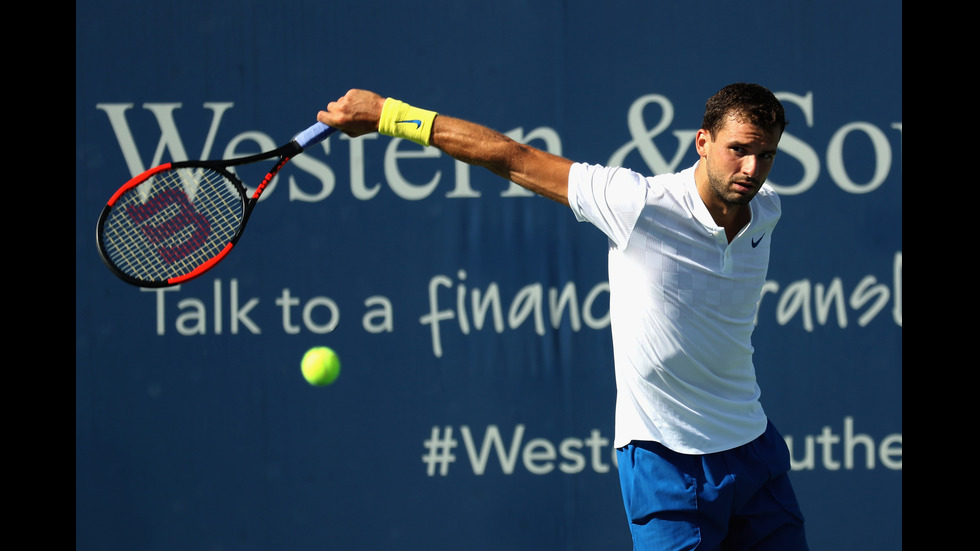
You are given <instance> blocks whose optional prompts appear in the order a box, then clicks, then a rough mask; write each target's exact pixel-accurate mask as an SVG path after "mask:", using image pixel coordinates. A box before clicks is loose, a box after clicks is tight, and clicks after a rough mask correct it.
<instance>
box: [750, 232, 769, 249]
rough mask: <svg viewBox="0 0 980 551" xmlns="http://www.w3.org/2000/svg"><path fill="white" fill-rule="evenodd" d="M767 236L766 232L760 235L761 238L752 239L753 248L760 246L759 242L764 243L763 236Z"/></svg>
mask: <svg viewBox="0 0 980 551" xmlns="http://www.w3.org/2000/svg"><path fill="white" fill-rule="evenodd" d="M765 236H766V234H762V235H760V236H759V239H753V240H752V248H753V249H754V248H756V247H758V246H759V243H762V238H763V237H765Z"/></svg>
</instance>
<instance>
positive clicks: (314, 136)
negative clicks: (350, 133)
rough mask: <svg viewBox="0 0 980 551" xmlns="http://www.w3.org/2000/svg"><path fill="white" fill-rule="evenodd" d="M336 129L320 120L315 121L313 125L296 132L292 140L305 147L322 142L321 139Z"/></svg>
mask: <svg viewBox="0 0 980 551" xmlns="http://www.w3.org/2000/svg"><path fill="white" fill-rule="evenodd" d="M336 131H337V129H336V128H334V127H332V126H327V125H325V124H323V123H322V122H317V123H316V124H314V125H313V126H311V127H309V128H307V129H306V130H304V131H302V132H300V133H299V134H297V135H296V138H294V139H293V141H294V142H296V143H298V144H299V146H300V147H301V148H303V149H306V148H307V147H309V146H311V145H315V144H318V143H320V142H322V141H323V140H325V139H327V138H328V137H329V136H330V134H333V133H334V132H336Z"/></svg>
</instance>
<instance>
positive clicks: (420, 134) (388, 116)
mask: <svg viewBox="0 0 980 551" xmlns="http://www.w3.org/2000/svg"><path fill="white" fill-rule="evenodd" d="M436 115H437V113H436V112H435V111H426V110H425V109H419V108H417V107H412V106H411V105H409V104H407V103H405V102H403V101H398V100H396V99H392V98H388V99H386V100H385V105H384V108H382V109H381V120H380V121H378V132H379V133H381V134H384V135H385V136H391V137H393V138H404V139H406V140H411V141H413V142H415V143H417V144H421V145H425V146H427V145H429V140H430V139H431V138H432V121H434V120H435V118H436Z"/></svg>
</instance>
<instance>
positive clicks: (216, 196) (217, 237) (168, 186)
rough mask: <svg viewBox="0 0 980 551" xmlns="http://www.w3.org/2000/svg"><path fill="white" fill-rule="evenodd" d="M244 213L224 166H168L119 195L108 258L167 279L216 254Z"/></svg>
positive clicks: (146, 277) (136, 273) (110, 222)
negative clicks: (220, 168)
mask: <svg viewBox="0 0 980 551" xmlns="http://www.w3.org/2000/svg"><path fill="white" fill-rule="evenodd" d="M244 215H245V204H244V197H243V196H242V192H241V191H239V188H238V187H237V186H236V185H235V183H234V182H232V181H231V180H229V179H228V178H227V177H226V176H225V175H224V174H222V173H221V172H219V171H216V170H213V169H210V168H203V167H188V168H177V169H170V170H167V171H164V172H160V173H157V174H155V175H154V176H152V177H151V178H150V179H148V180H147V181H146V182H143V183H142V184H140V185H138V186H135V187H133V188H132V189H130V190H128V191H127V192H126V193H124V194H123V195H122V196H120V197H119V198H118V199H117V201H116V203H115V205H113V208H112V210H111V211H110V213H109V215H108V216H107V218H106V220H105V224H104V226H103V229H102V241H103V244H104V248H105V253H106V255H107V256H108V258H109V260H110V261H111V262H112V263H113V264H114V265H115V266H116V267H117V268H118V269H119V270H120V271H122V272H123V273H125V274H126V275H129V276H130V277H133V278H136V279H139V280H143V281H166V280H168V279H172V278H175V277H179V276H182V275H185V274H188V273H190V272H192V271H194V270H195V269H196V268H198V267H199V266H201V265H202V264H205V263H206V262H208V261H210V260H212V259H213V258H215V257H217V256H218V255H219V254H220V253H221V251H222V250H223V249H224V248H225V246H226V245H227V244H228V243H230V242H231V241H232V240H233V239H234V236H235V235H236V234H237V233H238V230H239V228H240V227H241V224H242V220H243V217H244Z"/></svg>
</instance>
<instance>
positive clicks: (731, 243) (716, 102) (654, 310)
mask: <svg viewBox="0 0 980 551" xmlns="http://www.w3.org/2000/svg"><path fill="white" fill-rule="evenodd" d="M317 118H318V120H319V121H320V122H323V123H325V124H328V125H331V126H334V127H337V128H338V129H340V130H342V131H344V132H346V133H347V134H349V135H351V136H359V135H363V134H366V133H369V132H380V133H381V134H384V135H387V136H392V137H398V138H404V139H409V140H412V141H414V142H416V143H419V144H422V145H425V146H433V147H437V148H439V149H440V150H442V151H443V152H445V153H446V154H448V155H450V156H451V157H453V158H455V159H458V160H461V161H464V162H466V163H469V164H472V165H478V166H483V167H486V168H487V169H489V170H491V171H492V172H494V173H495V174H498V175H500V176H501V177H503V178H506V179H507V180H510V181H512V182H516V183H517V184H520V185H521V186H523V187H525V188H527V189H529V190H531V191H533V192H535V193H537V194H539V195H542V196H544V197H547V198H550V199H552V200H554V201H557V202H559V203H561V204H564V205H567V206H569V207H570V208H571V211H572V213H573V214H574V215H575V217H576V218H577V219H578V220H580V221H588V222H590V223H592V224H593V225H595V226H596V227H598V228H599V229H600V230H602V231H603V232H604V233H605V234H606V236H607V237H608V238H609V285H610V316H611V322H612V323H611V326H612V336H613V354H614V360H615V374H616V384H617V398H616V424H615V440H614V445H615V447H616V449H617V458H618V462H619V473H620V481H621V486H622V492H623V502H624V504H625V506H626V513H627V517H628V519H629V526H630V530H631V532H632V536H633V542H634V549H638V550H640V549H642V550H680V549H698V550H714V549H724V550H733V549H739V550H742V549H744V550H748V549H752V550H775V551H795V550H803V549H807V544H806V539H805V536H804V521H803V516H802V514H801V512H800V507H799V505H798V503H797V499H796V496H795V494H794V491H793V488H792V486H791V485H790V481H789V478H788V475H787V473H788V472H789V450H788V448H787V446H786V443H785V442H784V440H783V438H782V437H781V436H780V434H779V432H778V431H777V430H776V428H775V427H774V426H773V424H772V423H771V422H770V421H769V419H768V417H767V416H766V414H765V412H764V411H763V408H762V405H761V403H760V401H759V396H760V390H759V386H758V384H757V383H756V376H755V367H754V365H753V362H752V351H753V348H752V342H751V337H752V330H753V327H754V319H755V314H756V310H757V308H758V304H759V300H760V297H761V293H762V286H763V284H764V283H765V281H766V274H767V271H768V268H769V252H770V244H771V240H772V236H773V230H774V228H775V226H776V222H777V221H778V219H779V217H780V213H781V211H780V201H779V197H778V196H777V195H776V193H775V191H774V190H773V189H772V187H771V186H769V185H768V184H766V183H765V181H766V178H767V176H768V174H769V171H770V170H771V169H772V166H773V160H774V158H775V156H776V148H777V145H778V143H779V139H780V137H781V136H782V133H783V130H784V129H785V126H786V120H785V115H784V112H783V107H782V105H781V104H780V103H779V101H778V100H777V99H776V97H775V96H774V95H773V94H772V93H771V92H770V91H769V90H767V89H765V88H763V87H762V86H758V85H755V84H744V83H738V84H732V85H729V86H726V87H725V88H723V89H722V90H721V91H719V92H718V93H717V94H715V95H714V96H712V97H711V98H710V99H709V100H708V101H707V106H706V110H705V114H704V119H703V122H702V128H701V129H700V130H699V131H698V132H697V135H696V138H695V147H696V149H697V152H698V155H699V159H698V161H697V162H696V163H695V164H694V166H691V167H690V168H687V169H686V170H683V171H681V172H678V173H676V174H664V175H657V176H653V177H646V176H643V175H641V174H638V173H636V172H633V171H631V170H627V169H624V168H618V167H605V166H597V165H592V164H585V163H575V162H572V161H570V160H568V159H564V158H561V157H558V156H555V155H552V154H550V153H547V152H545V151H542V150H539V149H536V148H533V147H530V146H527V145H524V144H520V143H517V142H515V141H513V140H511V139H510V138H508V137H506V136H504V135H503V134H501V133H499V132H496V131H494V130H491V129H489V128H487V127H485V126H482V125H478V124H474V123H471V122H467V121H464V120H460V119H457V118H453V117H449V116H445V115H439V114H437V113H435V112H433V111H428V110H425V109H420V108H416V107H413V106H411V105H409V104H406V103H404V102H401V101H398V100H395V99H392V98H384V97H381V96H379V95H378V94H375V93H373V92H369V91H364V90H351V91H350V92H348V93H347V94H346V95H344V96H343V97H342V98H340V99H338V100H337V101H335V102H331V103H330V104H329V105H328V106H327V108H326V110H324V111H321V112H320V113H319V114H318V116H317Z"/></svg>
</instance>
